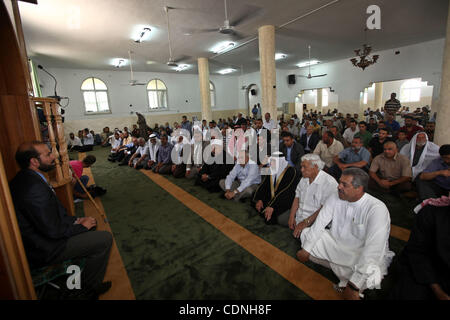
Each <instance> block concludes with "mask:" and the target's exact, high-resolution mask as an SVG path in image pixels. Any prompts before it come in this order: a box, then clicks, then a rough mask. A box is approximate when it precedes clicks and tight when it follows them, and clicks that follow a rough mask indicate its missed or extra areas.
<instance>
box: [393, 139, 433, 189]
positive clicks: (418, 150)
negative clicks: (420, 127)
mask: <svg viewBox="0 0 450 320" xmlns="http://www.w3.org/2000/svg"><path fill="white" fill-rule="evenodd" d="M400 154H402V155H404V156H406V157H407V158H408V159H409V161H410V162H411V167H412V174H413V176H412V179H413V181H414V180H415V179H416V177H417V176H418V175H419V174H420V173H422V172H423V171H424V170H425V169H426V168H427V167H428V165H429V164H430V163H431V162H432V161H433V160H436V159H439V157H440V155H439V146H438V145H436V144H434V143H433V142H431V141H428V135H427V134H426V133H425V132H423V131H422V132H418V133H416V134H415V135H414V137H412V139H411V141H410V142H409V143H408V144H406V145H404V146H403V148H402V149H401V150H400Z"/></svg>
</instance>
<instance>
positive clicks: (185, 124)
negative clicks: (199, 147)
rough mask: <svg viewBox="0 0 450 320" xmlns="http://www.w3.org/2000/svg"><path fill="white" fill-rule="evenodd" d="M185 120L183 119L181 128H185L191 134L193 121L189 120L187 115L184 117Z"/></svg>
mask: <svg viewBox="0 0 450 320" xmlns="http://www.w3.org/2000/svg"><path fill="white" fill-rule="evenodd" d="M182 118H183V120H182V121H181V129H185V130H187V131H188V132H189V134H192V132H191V129H192V125H191V123H190V122H189V121H188V119H187V117H186V116H183V117H182Z"/></svg>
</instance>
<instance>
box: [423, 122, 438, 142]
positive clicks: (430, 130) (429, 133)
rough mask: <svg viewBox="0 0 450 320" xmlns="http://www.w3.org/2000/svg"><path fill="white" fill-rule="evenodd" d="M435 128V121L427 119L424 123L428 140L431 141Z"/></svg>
mask: <svg viewBox="0 0 450 320" xmlns="http://www.w3.org/2000/svg"><path fill="white" fill-rule="evenodd" d="M435 128H436V123H435V122H433V121H428V122H427V124H426V125H425V132H426V134H427V136H428V141H431V142H433V140H434V130H435Z"/></svg>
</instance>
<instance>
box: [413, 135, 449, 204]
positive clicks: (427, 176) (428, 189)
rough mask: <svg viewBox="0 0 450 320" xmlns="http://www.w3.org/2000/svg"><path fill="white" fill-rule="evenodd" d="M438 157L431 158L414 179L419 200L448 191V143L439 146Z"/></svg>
mask: <svg viewBox="0 0 450 320" xmlns="http://www.w3.org/2000/svg"><path fill="white" fill-rule="evenodd" d="M439 155H440V156H441V157H440V158H438V159H435V160H433V161H432V162H431V163H430V164H429V165H428V167H427V168H426V169H425V170H424V171H423V172H422V173H421V174H420V175H419V179H416V187H417V190H418V191H419V197H420V200H422V201H423V200H425V199H430V198H440V197H441V196H443V195H447V196H448V194H449V192H450V144H444V145H443V146H441V147H440V148H439Z"/></svg>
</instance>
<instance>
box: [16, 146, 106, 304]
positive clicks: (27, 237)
mask: <svg viewBox="0 0 450 320" xmlns="http://www.w3.org/2000/svg"><path fill="white" fill-rule="evenodd" d="M16 161H17V163H18V164H19V166H20V168H21V170H20V171H19V172H18V173H17V175H16V176H15V177H14V179H13V180H12V181H11V183H10V189H11V195H12V199H13V202H14V207H15V210H16V215H17V221H18V224H19V228H20V231H21V234H22V240H23V245H24V248H25V252H26V255H27V258H28V263H29V264H30V267H31V268H32V269H34V268H40V267H44V266H50V265H54V264H59V263H62V262H64V261H66V260H72V261H73V263H74V264H76V262H77V261H79V260H80V259H81V258H84V259H85V266H84V269H83V271H82V272H81V290H66V291H64V292H63V298H65V299H68V298H75V299H95V298H98V295H100V294H102V293H104V292H106V291H108V290H109V288H110V287H111V282H103V278H104V276H105V272H106V266H107V264H108V259H109V252H110V249H111V245H112V241H113V240H112V236H111V234H110V233H109V232H106V231H90V230H93V229H94V228H96V226H97V222H96V220H95V219H94V218H92V217H83V218H77V217H71V216H69V215H68V214H67V212H66V210H65V209H64V207H63V205H62V204H61V202H60V201H59V199H58V197H57V196H56V193H55V190H53V188H52V186H51V185H50V183H49V182H48V181H47V179H46V178H45V176H44V173H46V172H49V171H51V170H53V169H54V168H55V156H54V155H53V153H52V152H51V151H50V150H49V148H48V146H47V145H46V144H45V143H42V142H39V141H34V142H27V143H23V144H22V145H20V146H19V148H18V150H17V152H16Z"/></svg>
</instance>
